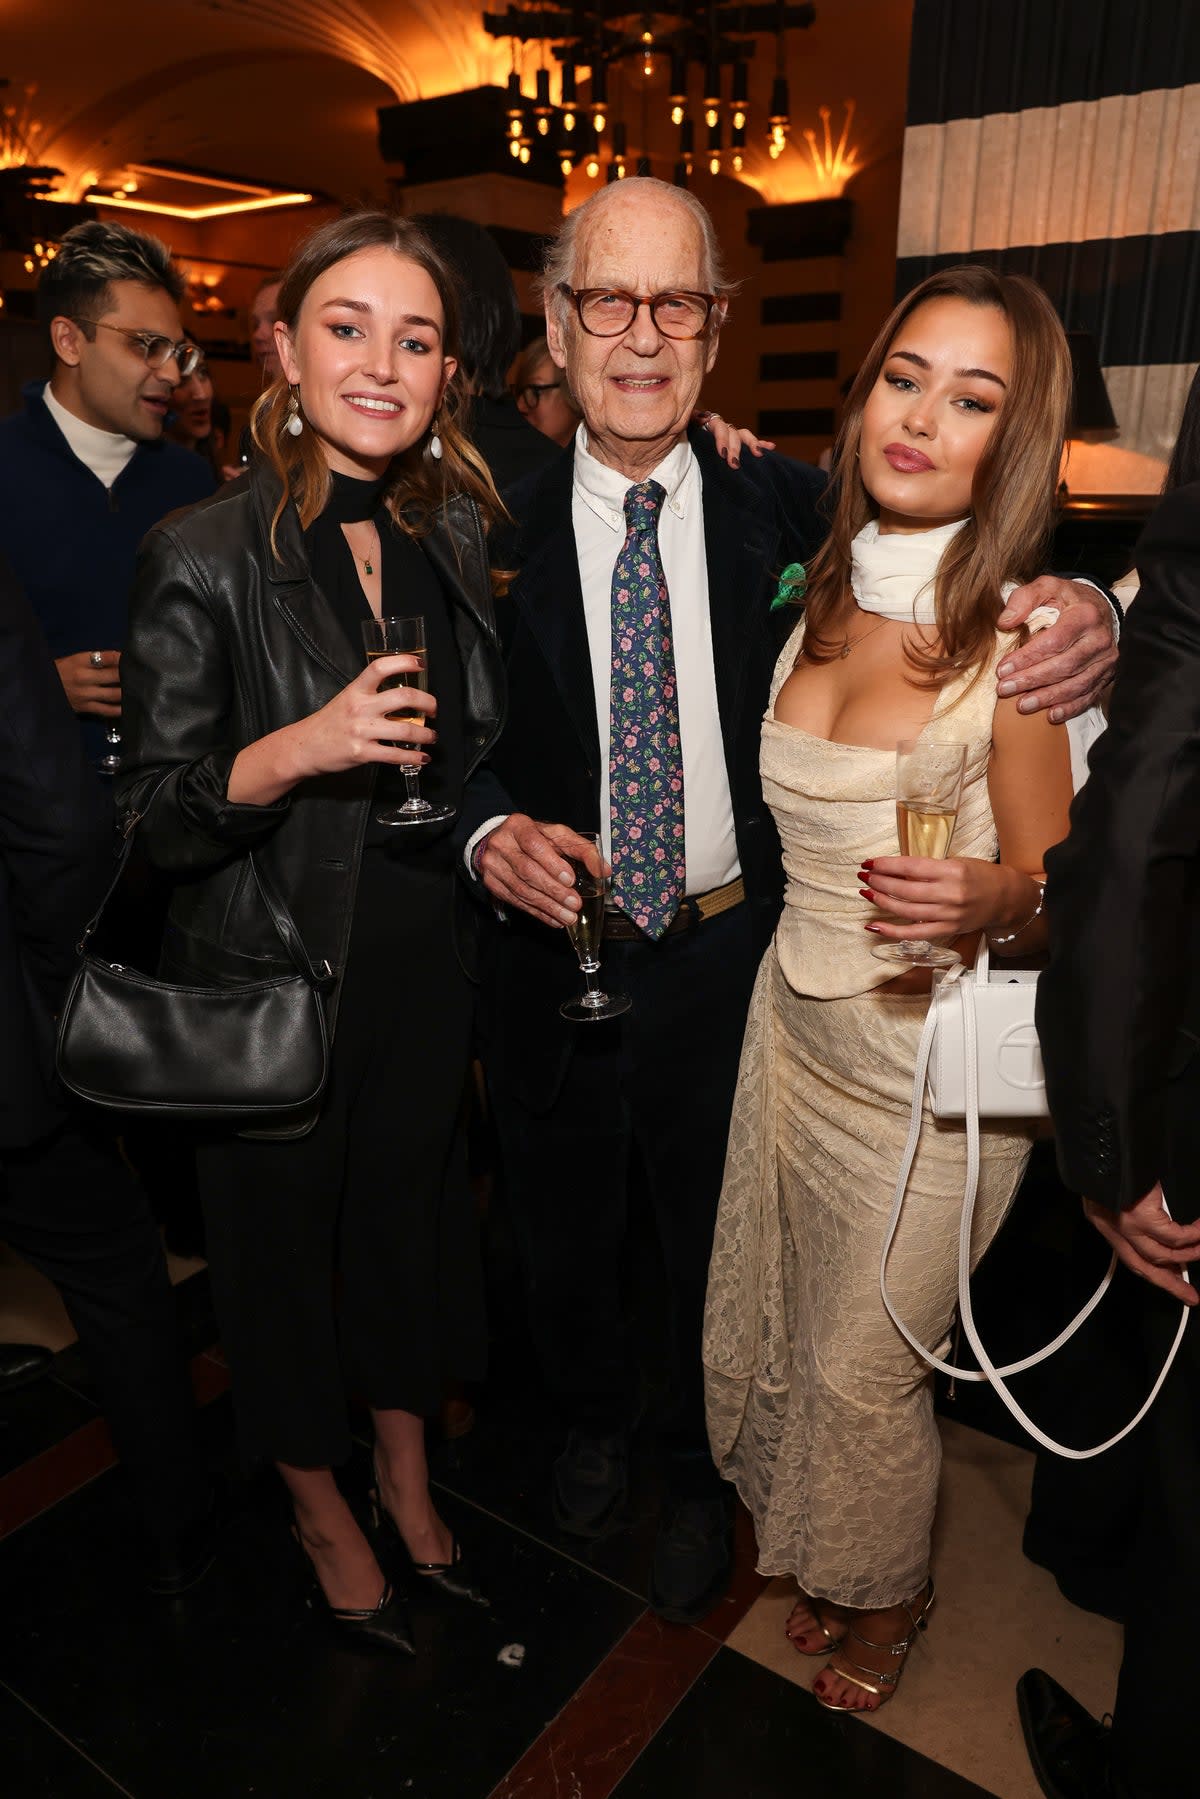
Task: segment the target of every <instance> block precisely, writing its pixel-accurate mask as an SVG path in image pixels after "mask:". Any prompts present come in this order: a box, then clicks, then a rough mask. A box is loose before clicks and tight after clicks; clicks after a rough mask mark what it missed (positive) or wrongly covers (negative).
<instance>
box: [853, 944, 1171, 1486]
mask: <svg viewBox="0 0 1200 1799" xmlns="http://www.w3.org/2000/svg"><path fill="white" fill-rule="evenodd" d="M964 973H965V971H964V970H963V969H962V968H961V967H960V968H956V969H953V970H951V972H950V973H949V974H948V975H947V976H946V977H945V980H944V982H943V983H942V986H943V988H944V987H945V986H947V985H950V984H953V985H955V986H956V988H957V993H958V999H959V1004H960V1005H961V1007H962V1023H963V1046H964V1055H965V1057H966V1071H965V1073H966V1135H967V1174H966V1182H965V1187H964V1191H963V1206H962V1216H961V1219H960V1222H959V1233H958V1310H959V1317H960V1319H961V1321H962V1327H963V1332H964V1335H965V1336H966V1339H967V1342H968V1343H969V1344H970V1345H971V1348H972V1349H973V1350H974V1352H975V1355H976V1357H977V1358H978V1361H979V1368H978V1369H974V1368H956V1367H955V1366H954V1364H953V1363H951V1362H945V1361H943V1360H942V1359H941V1358H940V1357H939V1356H935V1355H934V1354H933V1353H932V1352H931V1351H930V1350H927V1349H926V1348H925V1347H924V1345H923V1344H921V1343H919V1342H918V1341H917V1339H916V1337H915V1336H914V1335H913V1333H912V1332H911V1331H910V1330H909V1328H908V1326H907V1325H906V1324H905V1323H904V1321H903V1319H902V1318H901V1317H900V1315H899V1313H898V1312H897V1311H896V1308H895V1306H894V1305H893V1304H892V1299H891V1295H890V1294H889V1293H888V1290H887V1265H888V1257H889V1255H890V1253H891V1248H892V1242H893V1239H894V1238H895V1235H896V1231H897V1229H898V1227H899V1223H900V1214H901V1211H902V1209H903V1205H904V1196H905V1193H906V1192H907V1189H908V1181H909V1175H910V1174H911V1172H912V1165H913V1161H914V1158H915V1156H916V1153H917V1142H918V1139H919V1138H920V1135H921V1124H922V1120H923V1115H924V1099H925V1082H926V1078H927V1076H928V1073H929V1058H930V1055H931V1054H932V1051H933V1039H934V1036H935V1035H936V1032H937V1022H938V1017H937V1013H938V1008H937V998H938V993H939V991H940V990H939V989H938V988H935V989H934V992H933V994H932V995H931V997H930V1002H929V1011H928V1012H927V1014H926V1017H925V1024H924V1028H923V1030H922V1032H921V1038H920V1042H919V1043H918V1046H917V1066H916V1070H915V1073H914V1077H913V1096H912V1112H911V1117H910V1120H909V1127H908V1139H907V1141H906V1143H905V1146H904V1155H903V1157H902V1158H901V1165H900V1173H899V1176H898V1178H897V1181H896V1191H895V1194H894V1196H893V1199H892V1209H891V1212H890V1214H889V1216H888V1222H887V1229H886V1231H885V1233H884V1239H883V1248H882V1251H881V1253H880V1258H879V1291H880V1295H881V1297H882V1299H883V1303H884V1306H885V1308H886V1310H887V1314H888V1316H889V1318H890V1319H891V1321H892V1323H893V1324H894V1325H895V1326H896V1329H897V1330H898V1331H899V1332H900V1335H901V1336H902V1337H903V1338H904V1340H905V1342H906V1343H907V1344H908V1345H909V1347H910V1348H911V1349H914V1350H915V1351H916V1353H917V1354H918V1355H919V1356H920V1357H921V1359H922V1361H924V1362H927V1363H928V1364H929V1366H930V1367H931V1368H936V1369H938V1370H939V1371H940V1372H941V1373H943V1374H950V1375H953V1376H954V1377H955V1378H956V1379H957V1380H968V1381H988V1382H989V1383H990V1385H991V1386H992V1387H993V1388H994V1389H995V1391H996V1393H997V1395H998V1396H999V1398H1000V1399H1001V1401H1002V1402H1003V1404H1004V1405H1005V1406H1007V1408H1008V1410H1009V1411H1010V1412H1011V1413H1012V1415H1013V1417H1014V1418H1015V1419H1016V1420H1017V1422H1018V1424H1020V1425H1021V1426H1022V1428H1023V1429H1024V1430H1026V1431H1027V1432H1028V1433H1029V1435H1030V1436H1031V1437H1032V1438H1033V1439H1034V1441H1035V1442H1037V1443H1040V1444H1041V1446H1042V1448H1043V1449H1049V1450H1051V1451H1052V1452H1053V1453H1054V1454H1055V1455H1059V1456H1063V1457H1065V1458H1066V1459H1067V1460H1068V1461H1073V1462H1085V1461H1089V1460H1090V1459H1091V1458H1092V1457H1093V1456H1097V1455H1103V1454H1104V1452H1105V1451H1106V1450H1108V1449H1111V1448H1113V1446H1114V1445H1115V1444H1117V1443H1119V1442H1121V1440H1122V1439H1123V1438H1124V1437H1127V1436H1128V1435H1129V1433H1130V1431H1132V1430H1135V1429H1136V1428H1137V1426H1138V1425H1139V1424H1140V1423H1141V1421H1142V1419H1143V1418H1144V1417H1145V1416H1146V1413H1147V1412H1148V1411H1149V1410H1150V1407H1151V1406H1152V1405H1153V1404H1154V1401H1155V1400H1156V1399H1157V1398H1158V1395H1159V1392H1160V1391H1161V1389H1162V1385H1163V1382H1164V1381H1165V1380H1166V1378H1167V1375H1168V1374H1169V1373H1170V1371H1171V1366H1172V1364H1173V1362H1174V1360H1175V1357H1176V1354H1177V1353H1178V1350H1179V1345H1180V1343H1181V1342H1182V1341H1183V1333H1184V1331H1185V1330H1186V1328H1187V1322H1188V1318H1189V1316H1190V1313H1191V1308H1190V1307H1189V1306H1186V1305H1181V1307H1180V1313H1181V1316H1180V1319H1179V1324H1178V1327H1177V1329H1176V1332H1175V1337H1174V1340H1173V1342H1172V1344H1171V1347H1170V1349H1169V1350H1168V1352H1167V1356H1166V1359H1165V1361H1164V1362H1163V1365H1162V1368H1161V1369H1160V1370H1159V1374H1158V1378H1157V1379H1156V1380H1155V1382H1154V1385H1153V1386H1152V1387H1151V1389H1150V1393H1149V1395H1148V1397H1147V1398H1146V1400H1145V1402H1144V1403H1143V1405H1142V1406H1141V1407H1140V1409H1139V1410H1138V1411H1137V1413H1136V1414H1135V1415H1134V1416H1133V1417H1132V1418H1131V1419H1130V1420H1129V1423H1128V1424H1126V1425H1125V1426H1124V1427H1123V1428H1122V1429H1121V1430H1119V1431H1117V1432H1116V1433H1115V1434H1114V1435H1113V1436H1111V1437H1109V1438H1108V1439H1107V1440H1106V1441H1105V1442H1103V1443H1097V1444H1096V1445H1095V1446H1094V1447H1093V1448H1091V1449H1071V1448H1069V1447H1068V1446H1067V1445H1066V1444H1064V1443H1058V1442H1056V1441H1055V1440H1054V1438H1053V1437H1049V1436H1047V1435H1046V1433H1045V1432H1044V1431H1042V1430H1040V1429H1039V1428H1038V1426H1037V1425H1036V1424H1035V1423H1034V1422H1033V1420H1032V1418H1030V1416H1029V1414H1028V1413H1027V1412H1026V1411H1024V1409H1023V1408H1022V1407H1021V1406H1020V1405H1019V1404H1018V1403H1017V1401H1016V1400H1015V1399H1014V1398H1013V1396H1012V1394H1011V1393H1010V1392H1009V1390H1008V1388H1007V1386H1006V1385H1005V1381H1006V1379H1007V1377H1008V1376H1010V1375H1013V1374H1021V1373H1023V1372H1024V1371H1025V1370H1026V1369H1027V1368H1034V1367H1036V1366H1037V1365H1038V1363H1039V1362H1045V1361H1047V1360H1048V1359H1049V1358H1050V1357H1051V1356H1052V1355H1053V1354H1054V1353H1055V1351H1056V1350H1058V1349H1061V1348H1062V1346H1063V1344H1064V1343H1066V1342H1068V1341H1069V1340H1070V1338H1071V1337H1073V1336H1074V1335H1075V1332H1076V1331H1077V1330H1078V1329H1079V1328H1080V1326H1081V1325H1082V1324H1083V1323H1084V1322H1085V1320H1086V1319H1088V1318H1089V1317H1090V1316H1091V1314H1092V1313H1093V1312H1094V1311H1095V1309H1096V1307H1097V1306H1098V1305H1099V1303H1100V1301H1101V1299H1103V1297H1104V1295H1105V1293H1106V1292H1107V1291H1108V1288H1109V1287H1110V1285H1111V1284H1112V1278H1113V1274H1114V1273H1115V1271H1116V1266H1117V1257H1116V1255H1115V1253H1114V1254H1113V1255H1112V1257H1111V1258H1110V1260H1109V1264H1108V1269H1107V1271H1106V1273H1105V1275H1104V1278H1103V1279H1102V1280H1101V1282H1100V1285H1099V1286H1098V1287H1097V1288H1096V1291H1095V1292H1094V1293H1093V1294H1092V1296H1091V1298H1090V1299H1089V1300H1088V1301H1087V1303H1086V1305H1084V1306H1083V1307H1082V1308H1081V1310H1080V1311H1078V1312H1077V1313H1076V1315H1075V1317H1074V1318H1073V1319H1072V1320H1071V1322H1070V1323H1069V1324H1068V1325H1067V1326H1066V1327H1065V1329H1063V1330H1061V1331H1060V1332H1059V1334H1058V1336H1057V1337H1055V1338H1054V1340H1053V1342H1051V1343H1047V1344H1046V1346H1045V1347H1044V1348H1043V1349H1039V1350H1036V1351H1035V1352H1034V1353H1033V1354H1032V1355H1028V1356H1025V1357H1024V1358H1023V1359H1022V1360H1021V1361H1019V1362H1010V1363H1009V1364H1008V1365H1007V1366H1006V1367H1003V1368H997V1367H996V1366H995V1364H994V1363H993V1362H992V1360H991V1358H990V1357H989V1355H988V1353H987V1350H986V1349H985V1348H984V1346H983V1343H982V1342H981V1341H980V1338H979V1332H978V1330H977V1329H976V1326H975V1314H974V1310H973V1307H972V1304H971V1229H972V1225H973V1223H974V1218H975V1200H976V1195H977V1193H978V1190H979V1047H978V1030H977V1025H976V1018H975V991H974V989H975V986H976V982H973V981H969V980H966V979H963V978H962V977H963V975H964ZM1163 1204H1164V1207H1165V1205H1166V1201H1165V1199H1164V1201H1163ZM1183 1278H1184V1279H1185V1280H1187V1279H1188V1275H1187V1271H1186V1269H1185V1270H1184V1274H1183Z"/></svg>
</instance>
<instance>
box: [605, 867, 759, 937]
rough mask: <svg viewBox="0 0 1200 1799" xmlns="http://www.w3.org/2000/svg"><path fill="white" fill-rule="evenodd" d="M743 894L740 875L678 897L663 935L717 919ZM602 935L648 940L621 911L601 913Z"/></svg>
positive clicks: (741, 899) (740, 901) (677, 932)
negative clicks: (673, 913)
mask: <svg viewBox="0 0 1200 1799" xmlns="http://www.w3.org/2000/svg"><path fill="white" fill-rule="evenodd" d="M745 897H746V883H745V882H744V881H743V879H742V877H741V875H739V876H738V878H737V880H736V881H726V883H725V885H724V887H710V888H709V890H708V892H707V893H694V894H692V895H691V896H690V897H689V898H688V899H684V900H680V902H679V910H678V912H677V913H676V914H675V916H674V918H673V919H672V920H671V922H670V924H669V925H668V926H667V928H666V930H665V931H664V932H663V936H664V937H675V936H678V935H679V933H680V932H681V931H695V930H697V929H698V928H699V927H700V925H701V924H703V922H704V920H705V919H706V918H717V917H719V916H720V914H721V913H722V912H728V911H730V910H731V908H732V907H734V906H740V905H741V903H742V901H743V900H744V899H745ZM604 936H605V939H606V940H607V941H608V942H610V943H631V942H632V941H633V940H634V939H635V938H641V939H642V940H643V941H644V942H648V941H649V939H648V938H647V937H646V933H645V932H644V931H639V930H638V927H637V926H636V925H635V924H634V922H633V920H632V919H631V918H626V916H625V914H624V913H623V912H606V913H605V914H604Z"/></svg>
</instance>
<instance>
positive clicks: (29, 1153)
mask: <svg viewBox="0 0 1200 1799" xmlns="http://www.w3.org/2000/svg"><path fill="white" fill-rule="evenodd" d="M0 1175H2V1177H3V1180H2V1185H0V1237H3V1238H4V1240H5V1242H7V1243H9V1244H11V1246H12V1248H13V1249H15V1250H16V1251H17V1252H18V1254H20V1255H22V1256H24V1257H25V1259H26V1260H27V1261H28V1262H30V1263H32V1265H33V1266H34V1267H35V1268H36V1269H38V1270H39V1272H40V1273H42V1274H44V1275H45V1276H46V1277H47V1279H48V1280H51V1281H53V1282H54V1285H55V1286H56V1287H57V1288H58V1290H59V1292H60V1293H61V1295H62V1299H63V1303H64V1305H65V1306H66V1309H67V1315H68V1317H69V1318H70V1320H71V1323H72V1324H73V1325H74V1327H75V1331H76V1333H77V1335H78V1337H79V1341H80V1343H81V1345H82V1346H83V1349H84V1352H85V1354H86V1355H87V1358H88V1362H89V1365H90V1367H91V1370H92V1374H93V1376H94V1378H95V1381H96V1384H97V1386H98V1388H99V1390H100V1399H101V1403H102V1405H103V1407H104V1414H105V1417H106V1418H107V1420H108V1424H109V1429H110V1430H111V1432H112V1437H113V1442H114V1443H115V1445H116V1448H117V1453H118V1454H119V1456H120V1458H121V1462H122V1465H123V1467H124V1470H125V1473H126V1475H127V1477H128V1479H129V1481H130V1483H131V1486H132V1490H133V1493H134V1496H135V1498H136V1500H137V1502H138V1505H139V1508H140V1510H141V1512H142V1514H143V1517H144V1519H145V1522H146V1525H147V1527H148V1528H149V1530H150V1531H151V1533H152V1535H153V1536H154V1537H155V1538H156V1539H157V1540H158V1541H159V1542H160V1543H162V1544H164V1545H169V1544H170V1542H171V1539H172V1538H173V1537H174V1536H175V1534H176V1533H177V1532H178V1531H179V1530H180V1529H183V1528H185V1527H186V1526H187V1525H188V1524H190V1523H192V1522H193V1521H194V1520H195V1519H196V1517H197V1516H198V1515H199V1514H200V1513H201V1512H202V1511H203V1510H204V1509H205V1508H206V1507H207V1506H208V1504H209V1495H210V1487H209V1482H208V1478H207V1476H206V1474H205V1473H204V1471H203V1469H202V1466H201V1463H200V1458H199V1455H198V1452H197V1449H196V1444H195V1439H194V1434H193V1426H194V1406H193V1401H192V1395H191V1389H190V1386H189V1384H188V1380H187V1373H186V1369H185V1367H184V1363H183V1358H182V1356H181V1354H180V1348H179V1339H178V1328H177V1318H176V1310H175V1296H174V1294H173V1293H172V1291H171V1284H170V1281H169V1280H168V1278H167V1270H166V1264H165V1263H164V1261H163V1253H162V1245H161V1243H160V1242H159V1238H158V1232H157V1230H156V1228H155V1224H154V1220H153V1218H152V1217H151V1215H150V1208H149V1206H148V1204H147V1202H146V1198H145V1195H144V1194H143V1192H142V1190H141V1188H140V1187H139V1186H138V1184H137V1182H136V1181H135V1180H134V1178H133V1176H132V1175H131V1173H130V1172H129V1170H128V1168H127V1167H126V1166H125V1164H124V1162H122V1160H121V1158H120V1156H119V1155H118V1153H117V1151H116V1148H115V1145H114V1143H113V1141H112V1138H111V1137H110V1136H109V1135H108V1134H107V1133H106V1131H105V1130H104V1128H103V1127H102V1126H101V1127H96V1126H93V1125H91V1124H85V1123H79V1122H76V1121H75V1120H71V1121H70V1122H67V1123H65V1124H63V1125H62V1127H61V1128H60V1129H59V1130H57V1131H55V1132H54V1133H53V1134H52V1135H50V1136H49V1137H46V1138H43V1139H42V1141H41V1142H39V1143H36V1144H34V1145H33V1146H32V1147H31V1148H28V1149H0Z"/></svg>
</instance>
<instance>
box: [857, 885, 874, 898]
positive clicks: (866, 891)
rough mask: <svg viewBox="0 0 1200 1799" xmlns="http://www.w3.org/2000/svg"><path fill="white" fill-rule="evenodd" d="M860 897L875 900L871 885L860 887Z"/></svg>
mask: <svg viewBox="0 0 1200 1799" xmlns="http://www.w3.org/2000/svg"><path fill="white" fill-rule="evenodd" d="M858 897H859V899H869V900H873V899H874V898H875V895H874V894H873V893H872V892H871V889H870V888H869V887H860V888H859V890H858Z"/></svg>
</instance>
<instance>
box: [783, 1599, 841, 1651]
mask: <svg viewBox="0 0 1200 1799" xmlns="http://www.w3.org/2000/svg"><path fill="white" fill-rule="evenodd" d="M820 1604H821V1601H820V1600H819V1599H810V1597H809V1595H808V1594H807V1593H801V1594H800V1597H799V1598H798V1599H797V1601H796V1605H794V1606H793V1607H792V1610H791V1611H790V1612H789V1613H788V1622H787V1624H785V1625H784V1627H783V1634H784V1636H785V1637H786V1638H787V1640H788V1642H789V1643H790V1644H791V1645H792V1648H793V1649H794V1650H795V1651H796V1654H797V1655H828V1654H829V1652H830V1650H831V1649H839V1648H840V1647H841V1645H842V1644H843V1643H844V1642H845V1641H846V1633H845V1631H843V1632H842V1634H841V1636H839V1637H835V1636H834V1634H833V1632H832V1631H831V1630H830V1628H829V1626H828V1624H826V1622H825V1620H824V1618H823V1617H822V1616H821V1613H820V1610H819V1607H820ZM797 1605H806V1606H807V1607H808V1609H809V1612H810V1613H811V1614H812V1624H811V1625H810V1626H809V1630H819V1631H820V1633H821V1635H822V1636H823V1637H824V1638H825V1641H824V1642H823V1643H818V1645H817V1647H816V1648H815V1649H801V1647H800V1645H799V1643H798V1642H797V1641H796V1639H795V1637H794V1636H793V1635H792V1633H791V1631H790V1630H789V1629H788V1624H790V1623H791V1621H792V1613H793V1612H795V1610H796V1606H797ZM800 1634H801V1636H805V1637H806V1636H807V1635H808V1630H803V1631H801V1633H800Z"/></svg>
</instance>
